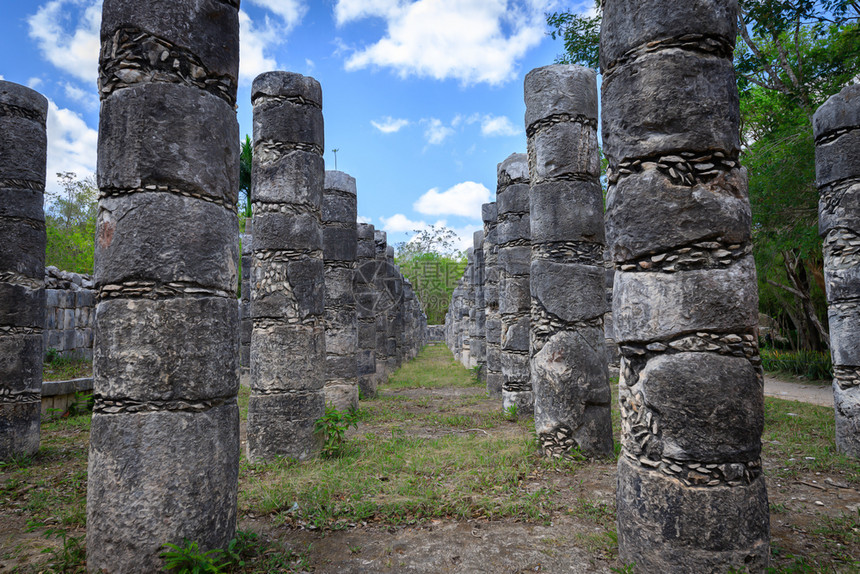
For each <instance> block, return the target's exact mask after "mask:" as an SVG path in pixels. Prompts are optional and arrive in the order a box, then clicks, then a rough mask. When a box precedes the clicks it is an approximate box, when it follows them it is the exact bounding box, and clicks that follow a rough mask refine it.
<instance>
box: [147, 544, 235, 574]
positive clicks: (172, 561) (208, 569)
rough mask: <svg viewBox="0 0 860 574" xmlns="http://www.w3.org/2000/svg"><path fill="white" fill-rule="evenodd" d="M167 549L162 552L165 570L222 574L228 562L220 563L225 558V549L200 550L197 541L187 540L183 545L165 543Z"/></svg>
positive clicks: (181, 573) (193, 573) (187, 573)
mask: <svg viewBox="0 0 860 574" xmlns="http://www.w3.org/2000/svg"><path fill="white" fill-rule="evenodd" d="M164 546H165V547H167V548H169V549H170V550H166V551H164V552H162V553H161V557H162V558H164V569H165V570H176V571H177V573H178V574H220V573H221V572H222V571H223V570H222V567H224V566H226V565H227V563H226V562H224V563H219V560H223V559H224V551H223V550H220V549H217V548H216V549H213V550H209V551H207V552H203V551H202V550H200V547H199V546H198V545H197V542H193V541H190V540H185V541H184V542H183V546H179V545H177V544H169V543H168V544H165V545H164Z"/></svg>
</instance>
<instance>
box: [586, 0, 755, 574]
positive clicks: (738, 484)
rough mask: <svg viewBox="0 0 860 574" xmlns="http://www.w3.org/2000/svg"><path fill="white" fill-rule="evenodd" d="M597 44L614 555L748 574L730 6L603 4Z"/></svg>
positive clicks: (748, 336)
mask: <svg viewBox="0 0 860 574" xmlns="http://www.w3.org/2000/svg"><path fill="white" fill-rule="evenodd" d="M602 26H603V27H602V30H601V34H600V60H601V69H602V70H603V88H602V98H603V102H602V103H603V109H602V113H603V144H604V150H605V153H606V156H607V158H608V160H609V171H608V181H609V189H608V192H607V198H606V204H607V215H606V230H607V237H608V239H609V241H608V243H609V245H610V246H611V250H612V257H613V260H614V262H615V266H616V267H615V268H616V273H615V291H614V294H613V315H614V319H615V337H616V339H617V341H618V344H619V346H620V350H621V354H622V358H621V380H620V383H619V402H620V405H621V416H622V423H621V424H622V429H621V442H622V452H621V455H620V456H619V462H618V488H617V514H618V546H619V556H620V559H621V561H622V562H624V563H635V564H636V567H637V568H638V569H641V570H642V571H643V572H725V571H726V570H728V569H730V568H731V567H733V568H736V569H738V570H743V571H748V572H763V571H764V570H765V569H766V567H767V563H768V557H769V554H770V551H769V538H770V535H769V517H768V500H767V491H766V489H765V481H764V476H763V475H762V472H761V432H762V426H763V423H764V416H763V414H764V413H763V410H764V409H763V377H762V369H761V361H760V359H759V355H758V348H757V338H756V333H757V326H758V293H757V288H756V275H755V264H754V262H753V258H752V255H751V251H752V245H751V241H750V207H749V201H748V199H747V176H746V171H745V170H744V169H743V168H742V167H740V165H739V164H738V153H739V148H740V143H739V135H738V124H739V116H740V114H739V107H738V91H737V88H736V86H735V75H734V70H733V66H732V52H733V48H734V41H735V37H736V34H737V1H736V0H703V1H701V2H675V1H670V0H647V1H643V0H609V1H607V2H605V3H604V14H603V24H602Z"/></svg>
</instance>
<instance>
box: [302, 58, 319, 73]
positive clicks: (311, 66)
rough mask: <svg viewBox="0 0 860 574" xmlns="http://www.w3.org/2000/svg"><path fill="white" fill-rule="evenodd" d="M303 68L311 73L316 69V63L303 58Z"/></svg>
mask: <svg viewBox="0 0 860 574" xmlns="http://www.w3.org/2000/svg"><path fill="white" fill-rule="evenodd" d="M305 67H307V69H308V72H313V71H314V68H316V67H317V65H316V63H314V61H313V60H311V59H310V58H305Z"/></svg>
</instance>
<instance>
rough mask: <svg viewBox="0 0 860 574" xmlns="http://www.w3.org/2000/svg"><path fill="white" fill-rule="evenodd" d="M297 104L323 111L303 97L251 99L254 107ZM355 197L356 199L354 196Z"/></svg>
mask: <svg viewBox="0 0 860 574" xmlns="http://www.w3.org/2000/svg"><path fill="white" fill-rule="evenodd" d="M282 103H289V104H296V105H298V106H310V107H312V108H317V109H318V110H321V109H322V104H320V103H319V102H315V101H313V100H309V99H307V98H305V97H304V96H301V95H298V94H296V95H294V96H273V95H271V94H256V95H255V96H253V97H252V98H251V105H252V106H257V105H259V106H265V105H267V104H282ZM353 197H355V196H354V195H353Z"/></svg>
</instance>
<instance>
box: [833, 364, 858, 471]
mask: <svg viewBox="0 0 860 574" xmlns="http://www.w3.org/2000/svg"><path fill="white" fill-rule="evenodd" d="M833 403H834V406H835V409H836V448H837V449H838V450H839V452H844V453H845V454H847V455H848V456H853V457H855V458H857V457H860V387H851V388H848V389H842V388H841V387H840V386H839V383H837V382H836V381H834V382H833Z"/></svg>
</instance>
